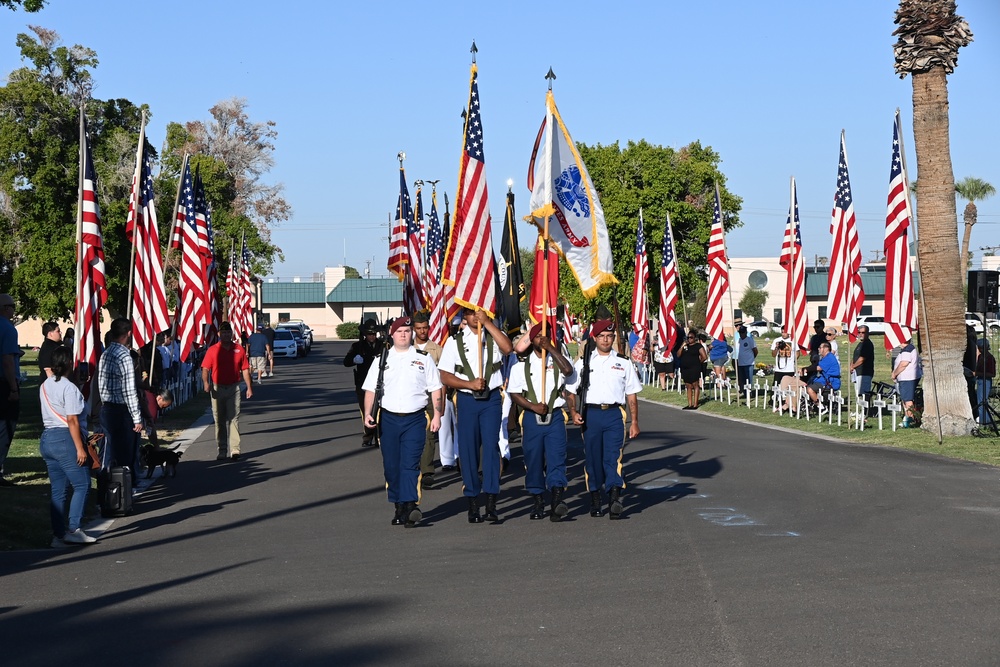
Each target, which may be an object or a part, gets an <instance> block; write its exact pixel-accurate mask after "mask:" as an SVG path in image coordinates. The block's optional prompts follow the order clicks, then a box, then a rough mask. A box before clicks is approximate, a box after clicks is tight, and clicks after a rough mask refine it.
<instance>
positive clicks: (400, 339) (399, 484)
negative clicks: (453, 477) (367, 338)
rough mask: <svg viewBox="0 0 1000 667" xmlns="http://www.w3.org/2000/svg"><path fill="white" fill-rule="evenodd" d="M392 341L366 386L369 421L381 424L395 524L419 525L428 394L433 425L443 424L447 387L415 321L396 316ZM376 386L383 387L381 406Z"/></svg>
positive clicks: (372, 425) (368, 423)
mask: <svg viewBox="0 0 1000 667" xmlns="http://www.w3.org/2000/svg"><path fill="white" fill-rule="evenodd" d="M389 337H390V338H391V340H392V347H391V348H390V349H389V350H387V351H386V354H385V355H384V356H383V357H382V359H384V360H385V365H384V366H383V365H382V361H381V359H380V360H378V361H376V363H374V364H372V366H371V368H370V369H369V370H368V375H367V376H366V377H365V381H364V384H363V385H362V389H364V392H365V405H364V411H365V426H366V427H367V428H370V429H374V428H375V426H376V423H378V424H379V426H380V428H381V437H380V440H381V448H382V467H383V470H384V472H385V484H386V489H387V491H388V496H389V502H390V503H393V504H394V505H395V510H396V512H395V514H394V515H393V518H392V525H393V526H398V525H400V524H405V525H406V527H407V528H412V527H413V526H415V525H417V522H418V521H420V519H422V518H423V514H422V513H421V512H420V509H419V507H418V504H419V503H420V456H421V454H422V453H423V451H424V438H425V434H426V432H427V413H426V408H427V394H428V393H430V395H431V402H432V404H433V409H434V416H433V418H432V419H431V431H437V430H438V429H439V428H440V427H441V413H442V412H443V411H444V390H443V387H442V385H441V378H440V375H439V374H438V369H437V366H435V365H434V360H433V359H431V358H430V356H428V355H427V353H426V352H421V351H419V350H417V349H416V348H414V347H413V323H412V321H411V320H410V318H409V317H405V316H404V317H397V318H396V319H395V320H392V322H390V323H389ZM376 390H381V391H382V392H383V394H382V396H381V405H380V406H378V408H377V409H376V405H375V398H376V396H375V394H376Z"/></svg>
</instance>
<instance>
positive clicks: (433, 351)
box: [413, 310, 443, 489]
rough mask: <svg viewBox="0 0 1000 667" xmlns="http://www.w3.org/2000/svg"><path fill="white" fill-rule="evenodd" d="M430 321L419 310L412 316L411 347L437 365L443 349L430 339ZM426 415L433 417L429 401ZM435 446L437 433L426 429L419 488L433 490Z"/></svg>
mask: <svg viewBox="0 0 1000 667" xmlns="http://www.w3.org/2000/svg"><path fill="white" fill-rule="evenodd" d="M430 319H431V316H430V313H429V312H428V311H426V310H421V311H419V312H417V313H416V314H414V315H413V346H414V347H416V348H417V349H418V350H420V351H422V352H426V353H427V356H428V357H430V358H431V359H433V360H434V364H435V365H437V363H438V362H439V361H441V350H442V349H443V348H442V347H441V346H440V345H438V344H437V343H435V342H434V341H432V340H431V339H430V333H431V325H430ZM427 414H428V416H429V417H431V418H432V417H433V416H434V406H433V405H432V404H431V401H430V400H428V401H427ZM427 423H428V425H429V424H430V421H429V420H428V422H427ZM437 445H438V433H437V432H436V431H432V430H431V429H430V428H429V427H428V429H427V439H426V440H425V441H424V453H423V454H422V455H421V456H420V475H421V477H420V488H422V489H432V488H434V471H435V468H434V453H435V450H436V449H437Z"/></svg>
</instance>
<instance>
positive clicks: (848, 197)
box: [827, 130, 865, 341]
mask: <svg viewBox="0 0 1000 667" xmlns="http://www.w3.org/2000/svg"><path fill="white" fill-rule="evenodd" d="M830 234H831V235H832V236H833V252H832V253H831V256H830V274H829V276H828V294H829V295H830V296H829V304H828V305H829V309H828V311H827V313H828V317H829V318H830V319H832V320H833V321H834V322H841V323H845V324H847V331H848V334H850V339H851V341H853V340H854V339H855V338H856V337H857V330H858V322H857V320H858V316H859V315H860V314H861V305H862V304H863V303H864V301H865V290H864V288H863V287H862V285H861V273H860V270H861V243H860V241H859V240H858V226H857V221H856V220H855V218H854V197H853V196H852V194H851V177H850V176H849V175H848V173H847V144H846V143H845V141H844V132H843V130H841V132H840V163H839V165H838V167H837V194H835V195H834V197H833V218H832V220H831V221H830Z"/></svg>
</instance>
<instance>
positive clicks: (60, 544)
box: [49, 537, 69, 549]
mask: <svg viewBox="0 0 1000 667" xmlns="http://www.w3.org/2000/svg"><path fill="white" fill-rule="evenodd" d="M49 546H50V547H52V548H53V549H65V548H67V547H68V546H69V545H68V544H66V543H65V542H64V541H63V539H62V538H61V537H53V538H52V542H50V543H49Z"/></svg>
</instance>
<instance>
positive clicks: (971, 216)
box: [959, 201, 976, 285]
mask: <svg viewBox="0 0 1000 667" xmlns="http://www.w3.org/2000/svg"><path fill="white" fill-rule="evenodd" d="M964 218H965V232H964V233H963V234H962V254H961V255H959V259H960V260H961V262H962V284H963V285H967V284H968V283H969V239H971V238H972V226H973V225H975V224H976V205H975V204H973V203H972V202H971V201H970V202H969V203H968V204H966V205H965V215H964Z"/></svg>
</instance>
